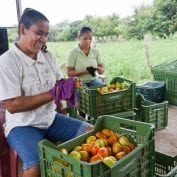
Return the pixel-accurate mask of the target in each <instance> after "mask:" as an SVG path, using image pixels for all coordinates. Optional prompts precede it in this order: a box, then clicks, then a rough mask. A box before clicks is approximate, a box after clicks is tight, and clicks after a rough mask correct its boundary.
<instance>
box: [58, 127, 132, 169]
mask: <svg viewBox="0 0 177 177" xmlns="http://www.w3.org/2000/svg"><path fill="white" fill-rule="evenodd" d="M134 149H135V143H134V142H133V141H130V139H129V138H127V137H126V136H123V135H121V134H118V133H116V132H113V131H112V130H111V129H108V128H105V129H103V130H102V131H97V132H96V133H95V134H94V135H91V136H89V137H88V138H87V139H86V141H85V142H84V143H82V144H81V145H78V146H76V147H74V148H73V149H72V150H71V151H70V152H68V150H67V149H65V148H61V149H59V150H60V151H61V152H62V153H64V154H68V155H69V156H71V157H73V158H75V159H78V160H82V161H85V162H88V163H94V162H96V161H99V160H101V161H103V163H105V164H106V165H107V166H109V167H110V166H112V165H114V163H115V162H116V161H118V160H120V159H122V158H123V157H124V156H126V155H127V154H128V153H130V152H131V151H133V150H134Z"/></svg>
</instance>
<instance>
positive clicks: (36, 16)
mask: <svg viewBox="0 0 177 177" xmlns="http://www.w3.org/2000/svg"><path fill="white" fill-rule="evenodd" d="M38 21H47V22H49V20H48V19H47V17H46V16H45V15H43V14H42V13H41V12H39V11H37V10H35V9H32V8H26V9H25V10H24V11H23V14H22V15H21V17H20V20H19V24H18V33H19V35H20V25H21V24H23V25H24V26H25V28H26V29H29V28H30V27H31V26H32V25H33V24H34V23H36V22H38ZM41 50H42V51H44V52H47V46H46V45H45V46H43V48H42V49H41Z"/></svg>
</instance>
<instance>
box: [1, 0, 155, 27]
mask: <svg viewBox="0 0 177 177" xmlns="http://www.w3.org/2000/svg"><path fill="white" fill-rule="evenodd" d="M21 2H22V10H24V9H25V8H26V7H31V8H35V9H36V10H39V11H41V12H42V13H44V14H45V15H46V16H47V18H48V19H49V21H50V24H52V25H55V24H57V23H60V22H62V21H64V20H69V21H70V22H72V21H75V20H83V19H84V17H85V16H86V15H92V16H96V17H97V16H106V15H112V14H113V13H116V14H117V15H119V16H120V17H121V18H123V17H126V16H130V15H132V13H133V10H134V8H135V7H138V6H139V5H142V4H145V5H148V4H152V2H153V0H89V1H86V0H49V1H48V0H21ZM0 4H1V5H0V12H1V13H0V27H4V26H5V27H8V26H12V25H14V24H17V14H16V0H0Z"/></svg>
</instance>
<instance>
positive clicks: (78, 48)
mask: <svg viewBox="0 0 177 177" xmlns="http://www.w3.org/2000/svg"><path fill="white" fill-rule="evenodd" d="M76 50H78V51H79V52H80V53H83V51H82V50H81V48H80V47H79V44H78V45H77V46H76ZM93 51H94V49H93V48H92V47H91V46H90V51H89V54H90V53H91V52H93Z"/></svg>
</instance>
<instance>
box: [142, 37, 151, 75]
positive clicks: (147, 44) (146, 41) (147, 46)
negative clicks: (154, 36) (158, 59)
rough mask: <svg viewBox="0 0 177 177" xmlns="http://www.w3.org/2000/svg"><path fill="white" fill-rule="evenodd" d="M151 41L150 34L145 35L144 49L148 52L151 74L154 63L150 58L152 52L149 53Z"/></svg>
mask: <svg viewBox="0 0 177 177" xmlns="http://www.w3.org/2000/svg"><path fill="white" fill-rule="evenodd" d="M150 41H151V36H150V34H145V35H144V47H145V52H146V58H147V64H148V67H149V69H150V72H151V69H152V63H151V57H150V51H149V50H150V49H149V46H150Z"/></svg>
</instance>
